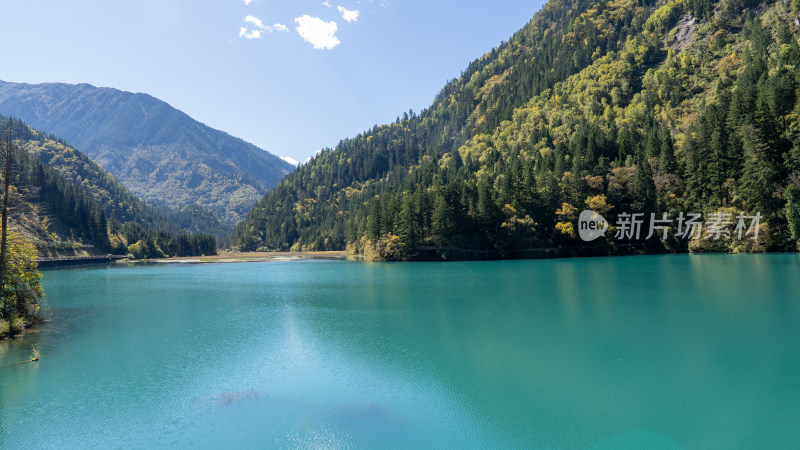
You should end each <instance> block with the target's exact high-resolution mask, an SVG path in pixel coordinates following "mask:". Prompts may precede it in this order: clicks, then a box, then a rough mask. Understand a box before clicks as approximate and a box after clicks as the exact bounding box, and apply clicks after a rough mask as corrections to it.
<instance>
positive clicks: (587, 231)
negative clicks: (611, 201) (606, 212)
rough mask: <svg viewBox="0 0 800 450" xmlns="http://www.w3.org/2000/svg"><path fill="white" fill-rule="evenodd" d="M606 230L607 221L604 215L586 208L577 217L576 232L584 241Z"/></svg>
mask: <svg viewBox="0 0 800 450" xmlns="http://www.w3.org/2000/svg"><path fill="white" fill-rule="evenodd" d="M606 231H608V221H607V220H606V219H605V217H603V216H601V215H600V214H597V213H596V212H594V211H592V210H590V209H587V210H584V211H582V212H581V215H580V216H579V217H578V234H579V235H580V237H581V239H583V240H584V241H586V242H589V241H593V240H595V239H597V238H599V237H601V236H604V235H605V234H606Z"/></svg>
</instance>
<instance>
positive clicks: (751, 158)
mask: <svg viewBox="0 0 800 450" xmlns="http://www.w3.org/2000/svg"><path fill="white" fill-rule="evenodd" d="M798 12H800V2H798V1H797V0H793V1H792V2H791V3H790V2H789V1H766V2H761V3H759V2H756V1H752V0H722V1H720V2H715V1H712V0H668V1H657V2H651V1H646V0H644V1H640V0H611V1H587V0H577V1H567V0H551V1H549V2H548V3H547V4H546V5H545V6H544V7H543V8H542V10H540V11H539V12H538V13H536V14H535V16H534V17H533V19H532V20H531V21H530V22H529V23H528V24H527V25H526V26H525V27H523V28H522V29H521V30H520V31H519V32H517V33H515V34H514V35H513V36H512V37H511V38H510V39H509V41H508V42H504V43H502V44H501V45H500V46H498V47H497V48H495V49H493V50H492V51H491V52H490V53H488V54H486V55H484V56H482V57H481V58H479V59H478V60H476V61H474V62H473V63H471V64H470V65H469V66H468V67H467V69H466V70H465V71H464V72H463V73H462V74H461V76H460V77H459V78H457V79H455V80H453V81H452V82H450V83H448V84H447V85H446V86H445V87H444V88H443V89H442V91H441V92H440V94H439V95H438V96H437V97H436V99H435V100H434V102H433V104H432V106H431V107H430V108H428V109H426V110H424V111H423V112H422V113H421V114H419V115H416V114H414V113H413V112H412V113H411V114H408V113H406V114H404V116H403V118H398V120H397V121H396V122H395V123H391V124H387V125H384V126H376V127H374V128H373V129H372V130H368V131H366V132H365V133H363V134H361V135H359V136H356V137H355V138H353V139H349V140H345V141H342V142H341V143H339V145H338V146H337V147H336V148H335V149H327V150H325V151H323V152H321V153H320V154H319V155H318V156H316V157H315V158H314V159H313V160H311V161H310V162H309V163H308V164H305V165H303V166H301V167H300V168H299V169H298V170H296V171H295V172H293V173H291V174H290V175H288V176H287V177H286V178H285V179H284V180H283V181H281V182H280V183H278V185H277V186H276V187H275V188H273V189H272V190H271V191H270V192H268V193H267V194H266V195H265V196H264V197H263V198H262V200H261V201H260V202H259V204H258V205H257V206H256V207H255V208H254V209H253V210H252V211H251V212H250V213H249V214H248V215H247V217H246V219H245V220H244V221H243V222H241V223H240V224H238V225H237V226H236V228H235V231H234V234H233V237H232V243H233V244H234V245H236V246H238V247H240V248H242V249H251V250H254V249H289V248H292V249H304V250H323V249H344V248H345V247H347V248H348V249H350V250H352V251H354V252H356V253H361V254H364V255H365V256H367V257H368V258H370V259H419V258H440V257H445V258H448V257H453V256H455V257H516V256H529V255H551V254H552V255H560V254H585V253H590V254H609V253H617V252H620V251H628V250H626V249H630V248H637V247H638V248H639V249H640V251H686V250H688V249H692V250H698V251H700V250H728V251H758V250H789V249H792V250H796V249H797V248H798V247H797V245H798V244H797V242H798V240H799V239H800V211H799V209H800V101H798V99H800V92H798V86H800V70H798V67H799V66H798V65H799V64H800V51H798V45H799V44H798V39H799V38H800V32H798V28H800V20H799V19H798ZM582 209H593V210H595V211H598V212H601V213H602V214H603V215H605V216H606V218H607V219H608V220H609V222H611V223H612V224H613V223H617V220H618V219H620V217H622V213H626V212H627V213H632V212H642V213H668V214H670V215H671V217H673V218H674V217H676V216H677V215H678V214H679V213H681V212H684V213H689V212H698V213H705V214H706V217H708V215H709V214H712V215H713V214H722V216H720V217H730V216H725V215H727V214H730V215H731V216H733V217H736V216H737V215H738V214H740V213H741V214H744V213H747V214H748V215H755V214H756V213H760V214H762V216H763V219H764V220H763V222H762V223H761V224H760V226H759V227H758V230H759V231H760V232H761V233H760V237H759V238H758V239H747V240H744V241H740V242H733V241H732V240H731V239H728V240H726V241H724V242H723V241H720V242H709V241H708V239H705V238H703V237H702V236H700V238H698V239H694V240H692V241H691V242H689V240H688V239H686V240H678V239H673V238H669V239H665V240H663V241H662V240H660V239H658V238H653V239H650V240H648V241H646V242H642V243H638V242H633V241H632V240H630V239H629V240H628V241H624V240H623V241H618V240H615V239H614V236H613V234H609V236H607V237H605V238H601V239H597V240H596V241H594V242H591V243H584V242H581V241H580V240H579V239H578V238H577V237H576V221H577V212H578V211H580V210H582ZM648 217H649V214H648ZM672 225H673V228H674V225H675V224H674V223H673V224H672ZM751 231H752V230H751ZM646 234H647V230H645V235H646ZM753 234H754V233H751V235H753ZM751 237H752V236H751ZM642 241H644V239H642ZM620 244H623V245H620Z"/></svg>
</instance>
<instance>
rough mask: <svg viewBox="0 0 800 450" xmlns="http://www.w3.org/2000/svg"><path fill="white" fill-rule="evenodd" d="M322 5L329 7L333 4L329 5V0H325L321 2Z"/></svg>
mask: <svg viewBox="0 0 800 450" xmlns="http://www.w3.org/2000/svg"><path fill="white" fill-rule="evenodd" d="M322 6H324V7H326V8H330V7H331V6H333V5H331V2H330V0H325V1H324V2H322Z"/></svg>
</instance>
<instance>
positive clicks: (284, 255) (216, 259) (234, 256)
mask: <svg viewBox="0 0 800 450" xmlns="http://www.w3.org/2000/svg"><path fill="white" fill-rule="evenodd" d="M346 257H347V253H346V252H343V251H341V252H236V253H226V252H222V253H220V254H218V255H212V256H188V257H183V258H163V259H150V260H142V262H151V263H152V262H156V263H184V264H199V263H241V262H264V261H293V260H300V259H346ZM129 262H138V261H132V260H125V261H124V263H129Z"/></svg>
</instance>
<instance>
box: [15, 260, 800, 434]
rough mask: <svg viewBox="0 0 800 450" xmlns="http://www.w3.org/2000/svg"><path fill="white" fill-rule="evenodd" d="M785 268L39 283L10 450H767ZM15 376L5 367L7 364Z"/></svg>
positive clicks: (59, 275)
mask: <svg viewBox="0 0 800 450" xmlns="http://www.w3.org/2000/svg"><path fill="white" fill-rule="evenodd" d="M798 268H800V260H799V259H798V257H797V255H745V256H727V255H702V256H687V255H680V256H657V257H631V258H622V257H619V258H587V259H568V260H552V261H506V262H474V263H447V264H440V263H409V264H362V263H350V262H342V261H300V262H274V263H263V264H255V263H254V264H229V265H205V266H196V265H191V266H190V265H186V266H169V267H164V266H150V267H131V268H114V269H65V270H53V271H48V272H46V274H45V278H44V284H45V288H46V289H47V292H48V297H49V303H50V305H51V307H52V309H53V315H54V317H53V321H52V322H50V323H48V324H46V325H45V326H43V327H42V328H41V329H40V331H39V332H37V333H34V334H31V335H28V336H25V337H24V338H22V339H17V340H14V341H5V342H0V365H2V364H5V363H9V362H15V361H17V360H24V359H27V358H28V357H29V353H30V346H31V345H32V344H36V345H37V348H39V349H40V350H41V352H42V360H41V361H40V362H38V363H35V364H27V365H24V366H26V367H19V368H13V369H10V370H9V369H0V443H2V447H3V448H6V447H8V448H23V447H29V446H34V447H41V446H49V447H58V448H65V447H73V448H75V447H79V448H86V447H95V448H96V447H102V448H106V447H109V446H115V445H124V446H126V447H197V446H200V447H264V446H279V447H302V448H307V447H314V448H320V447H323V448H348V447H375V446H380V447H396V448H407V447H419V446H428V447H476V446H477V447H486V446H502V447H508V446H516V447H533V448H536V447H548V448H549V447H592V448H619V447H625V446H627V447H632V448H640V447H647V448H676V447H691V448H694V447H731V446H736V447H742V446H743V447H787V446H792V445H794V443H795V442H797V439H798V438H800V432H798V431H797V430H796V426H795V425H796V423H797V420H798V419H800V417H798V415H799V414H798V412H797V408H796V405H797V404H798V400H800V377H798V375H797V374H798V373H800V371H798V369H800V367H798V366H800V351H798V350H797V347H796V345H795V344H796V342H798V337H800V336H798V334H800V333H798V331H797V329H796V328H797V327H796V324H797V323H798V319H800V305H798V304H797V298H800V296H799V295H798V294H800V277H797V276H796V274H797V271H798ZM20 358H21V359H20Z"/></svg>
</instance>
